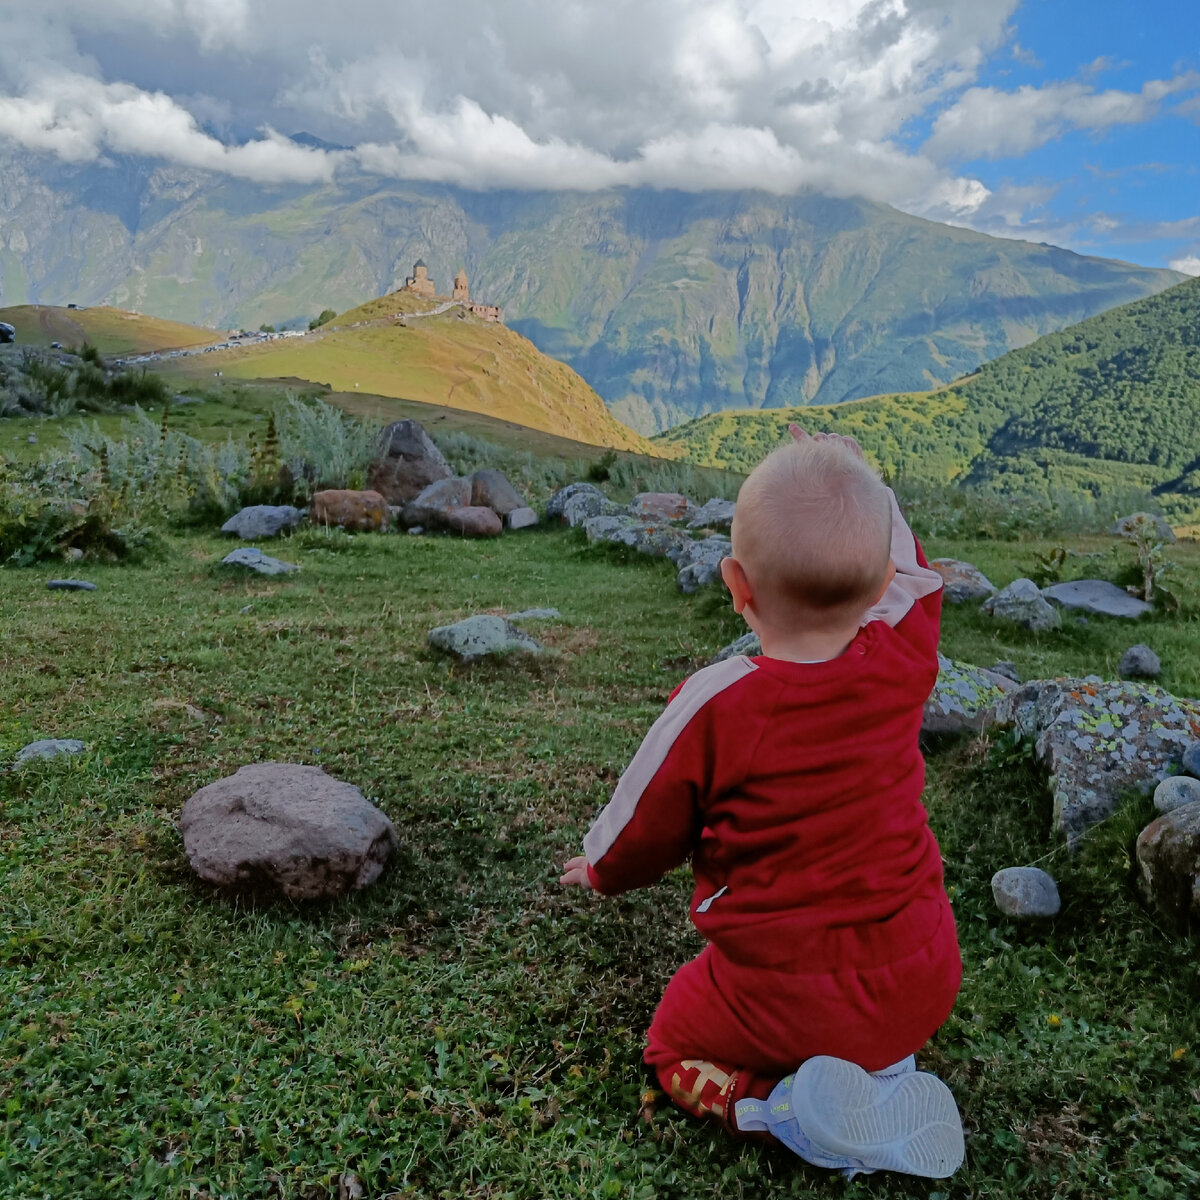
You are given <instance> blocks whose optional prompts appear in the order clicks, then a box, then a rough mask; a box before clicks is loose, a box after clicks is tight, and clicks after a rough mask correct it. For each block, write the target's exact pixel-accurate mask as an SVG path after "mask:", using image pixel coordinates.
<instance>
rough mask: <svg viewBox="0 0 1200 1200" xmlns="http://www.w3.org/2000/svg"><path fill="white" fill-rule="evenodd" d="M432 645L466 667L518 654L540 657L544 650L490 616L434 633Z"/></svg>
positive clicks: (439, 629) (510, 626)
mask: <svg viewBox="0 0 1200 1200" xmlns="http://www.w3.org/2000/svg"><path fill="white" fill-rule="evenodd" d="M429 644H430V645H431V646H433V647H434V648H435V649H437V650H443V651H445V652H446V653H447V654H453V655H454V657H455V658H457V659H458V661H459V662H462V663H473V662H478V661H479V660H480V659H482V658H488V657H495V656H504V655H507V654H512V653H514V652H516V653H521V654H539V653H541V651H542V649H543V647H542V646H541V644H540V643H539V642H537V641H535V640H534V639H533V638H531V637H530V636H529V634H527V633H525V632H524V631H523V630H520V629H518V628H517V627H516V626H515V625H513V624H512V623H511V622H510V621H506V620H505V619H504V618H503V617H495V616H490V615H487V614H484V615H480V616H477V617H467V618H466V619H465V620H462V621H456V622H455V623H454V624H453V625H439V626H438V627H437V628H436V629H431V630H430V631H429Z"/></svg>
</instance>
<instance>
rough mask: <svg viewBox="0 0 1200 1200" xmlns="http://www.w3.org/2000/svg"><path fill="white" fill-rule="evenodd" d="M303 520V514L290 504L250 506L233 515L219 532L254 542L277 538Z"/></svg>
mask: <svg viewBox="0 0 1200 1200" xmlns="http://www.w3.org/2000/svg"><path fill="white" fill-rule="evenodd" d="M303 520H304V514H303V513H302V512H301V511H300V510H299V509H298V508H294V507H293V506H292V505H290V504H251V505H249V506H248V507H246V508H243V509H241V510H240V511H239V512H236V513H234V514H233V516H232V517H230V518H229V520H228V521H226V522H225V524H224V525H222V526H221V532H222V533H229V534H232V535H233V536H234V537H239V538H242V539H243V540H245V541H254V540H256V539H257V538H269V537H278V535H279V534H281V533H282V532H283V531H284V530H285V529H294V528H295V527H296V526H297V525H299V524H300V522H301V521H303Z"/></svg>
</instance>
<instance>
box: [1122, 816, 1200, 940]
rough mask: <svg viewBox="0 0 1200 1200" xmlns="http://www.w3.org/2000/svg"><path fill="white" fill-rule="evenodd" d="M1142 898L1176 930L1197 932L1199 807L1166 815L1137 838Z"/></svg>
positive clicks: (1199, 923) (1199, 905) (1199, 908)
mask: <svg viewBox="0 0 1200 1200" xmlns="http://www.w3.org/2000/svg"><path fill="white" fill-rule="evenodd" d="M1136 854H1137V865H1138V888H1139V890H1140V891H1141V893H1142V898H1143V899H1144V900H1145V901H1146V903H1147V904H1148V905H1149V906H1150V907H1151V908H1152V909H1154V911H1155V912H1157V913H1158V914H1159V915H1160V916H1162V917H1164V918H1165V919H1166V920H1167V921H1168V922H1170V924H1172V925H1173V926H1175V928H1177V929H1180V930H1182V929H1186V928H1188V927H1189V926H1190V927H1191V928H1193V929H1200V804H1185V805H1183V806H1182V807H1181V808H1177V809H1175V810H1174V811H1172V812H1169V813H1165V814H1164V815H1163V816H1161V817H1159V818H1157V820H1154V821H1151V822H1150V824H1149V825H1147V826H1146V828H1145V829H1143V830H1142V832H1141V833H1140V834H1139V835H1138V840H1137V849H1136Z"/></svg>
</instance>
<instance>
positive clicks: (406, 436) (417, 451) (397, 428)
mask: <svg viewBox="0 0 1200 1200" xmlns="http://www.w3.org/2000/svg"><path fill="white" fill-rule="evenodd" d="M453 474H454V472H453V471H451V470H450V464H449V463H448V462H447V461H446V459H445V456H444V455H443V454H442V452H441V451H440V450H439V449H438V448H437V447H436V446H435V445H434V444H433V441H432V440H431V439H430V437H429V434H427V433H426V432H425V430H424V429H423V428H422V427H421V426H420V425H419V424H418V423H417V422H416V421H394V422H393V423H392V424H391V425H389V426H388V427H387V428H386V429H385V430H384V431H383V432H382V433H381V434H380V436H379V444H378V447H377V449H376V455H375V460H374V462H372V463H371V467H370V470H369V471H368V472H367V486H368V487H369V488H370V489H371V490H372V491H375V492H379V494H380V495H381V496H383V498H384V499H385V500H386V501H387V502H388V504H401V505H402V504H407V503H408V501H410V500H412V499H415V498H416V497H417V496H419V495H420V494H421V492H422V491H424V490H425V488H427V487H428V486H429V485H430V484H431V483H435V482H436V481H437V480H439V479H449V478H450V477H451V476H452V475H453ZM464 503H467V501H464Z"/></svg>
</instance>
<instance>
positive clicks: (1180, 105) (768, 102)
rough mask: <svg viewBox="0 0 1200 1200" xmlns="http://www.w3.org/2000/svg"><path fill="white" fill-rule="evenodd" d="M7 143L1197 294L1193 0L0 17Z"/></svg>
mask: <svg viewBox="0 0 1200 1200" xmlns="http://www.w3.org/2000/svg"><path fill="white" fill-rule="evenodd" d="M301 132H303V133H306V134H309V135H312V137H314V138H317V139H320V142H319V143H318V144H312V143H311V142H306V143H303V144H302V143H297V142H295V141H293V140H292V137H293V135H295V134H297V133H301ZM5 143H8V144H9V145H12V144H14V143H15V144H16V145H18V146H20V147H23V148H25V149H28V150H32V151H35V152H38V153H41V154H46V155H51V156H54V157H57V158H59V159H61V160H64V161H67V162H73V163H93V162H98V163H105V162H107V161H112V160H113V159H115V158H117V157H130V156H132V157H135V158H145V159H147V160H150V161H158V162H168V163H176V164H180V165H184V166H190V167H199V168H204V169H207V170H213V171H217V172H222V173H225V174H228V175H232V176H236V177H239V178H244V179H249V180H254V181H257V182H260V183H263V184H273V183H314V184H316V183H323V182H328V181H329V180H331V179H335V178H336V177H338V176H339V175H340V174H345V173H364V172H365V173H367V174H372V175H376V176H379V177H381V178H400V179H412V180H424V181H437V182H446V183H453V184H457V185H460V186H464V187H468V188H514V187H515V188H550V189H562V188H571V189H580V190H595V189H602V188H609V187H634V186H648V187H656V188H682V189H685V190H689V191H703V190H708V189H727V188H737V189H741V188H748V187H758V188H764V189H767V190H769V191H773V192H777V193H783V194H790V193H793V192H797V191H800V190H806V189H808V190H815V191H818V192H823V193H828V194H831V195H837V196H853V195H861V196H866V197H867V198H869V199H872V200H879V201H883V202H885V203H889V204H893V205H895V206H896V207H898V208H902V209H904V210H905V211H907V212H912V213H915V214H917V215H920V216H925V217H929V218H931V219H934V220H940V221H950V222H952V223H955V224H960V225H966V226H970V227H971V228H975V229H979V230H982V231H983V232H986V233H993V234H999V235H1002V236H1008V237H1021V238H1026V239H1028V240H1031V241H1037V242H1042V241H1044V242H1050V243H1052V244H1055V245H1060V246H1066V247H1068V248H1070V249H1073V250H1078V251H1080V252H1082V253H1089V254H1100V255H1104V256H1106V257H1116V258H1123V259H1127V260H1129V261H1132V262H1139V263H1144V264H1147V265H1151V266H1167V265H1170V266H1173V267H1174V268H1175V269H1177V270H1181V271H1185V272H1187V273H1189V274H1194V275H1200V167H1198V164H1200V0H1141V2H1140V3H1132V2H1130V0H606V2H604V3H601V2H600V0H454V3H452V4H446V3H440V2H438V0H420V2H415V0H336V2H334V3H331V2H330V0H320V2H316V0H40V2H39V3H33V4H31V3H29V0H0V146H3V144H5Z"/></svg>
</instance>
